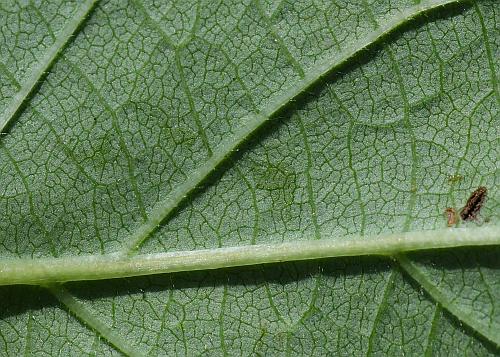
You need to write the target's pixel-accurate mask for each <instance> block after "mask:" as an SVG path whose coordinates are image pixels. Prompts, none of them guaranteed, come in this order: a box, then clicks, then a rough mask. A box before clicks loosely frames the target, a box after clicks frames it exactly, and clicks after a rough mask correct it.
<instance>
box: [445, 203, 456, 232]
mask: <svg viewBox="0 0 500 357" xmlns="http://www.w3.org/2000/svg"><path fill="white" fill-rule="evenodd" d="M444 215H445V216H446V220H447V223H448V227H451V226H453V225H455V224H456V223H457V212H456V211H455V209H454V208H452V207H448V208H446V209H445V210H444Z"/></svg>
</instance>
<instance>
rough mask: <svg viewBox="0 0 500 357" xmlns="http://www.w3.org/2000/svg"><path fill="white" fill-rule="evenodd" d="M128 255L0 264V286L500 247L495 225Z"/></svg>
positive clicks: (0, 261)
mask: <svg viewBox="0 0 500 357" xmlns="http://www.w3.org/2000/svg"><path fill="white" fill-rule="evenodd" d="M310 238H311V239H310V240H304V241H295V242H289V243H276V244H263V245H248V246H240V247H229V248H215V249H204V250H194V251H179V252H170V253H157V254H145V255H136V256H134V257H127V256H123V255H119V254H108V255H92V256H76V257H62V258H39V259H23V258H11V259H2V260H0V285H13V284H49V283H52V282H66V281H78V280H100V279H111V278H122V277H132V276H142V275H151V274H161V273H173V272H181V271H195V270H207V269H220V268H229V267H238V266H247V265H256V264H266V263H277V262H285V261H286V262H288V261H297V260H309V259H321V258H331V257H348V256H362V255H387V256H389V255H394V254H399V253H404V252H409V251H416V250H429V249H441V248H453V247H467V246H488V245H500V226H495V225H494V226H486V227H480V228H455V229H451V228H450V229H443V230H428V231H415V232H406V233H397V234H389V235H379V236H371V237H361V236H346V237H338V238H337V239H323V240H315V239H313V237H310Z"/></svg>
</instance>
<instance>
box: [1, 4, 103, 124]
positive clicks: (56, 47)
mask: <svg viewBox="0 0 500 357" xmlns="http://www.w3.org/2000/svg"><path fill="white" fill-rule="evenodd" d="M97 1H98V0H87V1H85V2H83V3H82V5H81V6H80V8H79V9H78V10H77V11H76V12H75V14H74V16H73V18H72V19H70V20H69V21H68V23H67V24H66V26H65V27H64V28H63V29H62V31H61V32H60V33H59V35H58V37H57V39H56V41H55V42H54V43H53V44H52V46H50V47H49V49H48V50H47V52H46V53H45V56H44V57H43V58H42V59H41V60H40V61H39V62H37V63H36V64H35V66H34V67H33V69H32V71H31V73H30V74H29V75H28V77H27V78H26V80H25V82H24V83H23V84H22V86H21V89H20V90H19V91H18V92H17V93H16V94H15V95H14V97H13V98H12V100H11V102H10V104H9V105H8V106H7V108H6V109H5V111H4V112H3V113H2V115H1V116H0V133H2V132H3V131H4V130H5V128H6V127H7V125H9V123H10V122H11V121H12V120H13V119H14V117H15V114H16V113H17V111H18V110H19V108H21V106H22V105H23V103H24V102H25V101H26V99H27V98H28V97H29V95H30V93H31V92H32V91H33V89H34V88H35V86H36V84H37V83H38V81H39V80H40V79H41V78H42V77H43V75H44V74H45V73H46V72H47V71H48V69H49V68H50V67H51V65H52V63H53V62H54V60H55V59H56V58H57V56H58V54H59V52H60V51H61V49H62V48H64V46H65V45H66V43H68V41H69V39H70V38H71V36H73V35H74V33H75V31H76V30H77V29H78V27H79V26H80V25H81V24H82V22H83V21H84V20H85V18H86V17H87V15H88V14H89V12H90V11H91V10H92V8H93V7H94V5H95V3H96V2H97Z"/></svg>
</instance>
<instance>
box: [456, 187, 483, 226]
mask: <svg viewBox="0 0 500 357" xmlns="http://www.w3.org/2000/svg"><path fill="white" fill-rule="evenodd" d="M487 194H488V189H487V188H486V187H484V186H479V187H478V188H477V189H476V190H475V191H474V192H472V193H471V195H470V197H469V199H468V200H467V203H466V204H465V206H464V207H463V208H462V209H461V210H460V218H462V219H463V220H464V221H475V220H476V219H477V215H478V214H479V211H480V210H481V207H483V204H484V202H485V201H486V196H487Z"/></svg>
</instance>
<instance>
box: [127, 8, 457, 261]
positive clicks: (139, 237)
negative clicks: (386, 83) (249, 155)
mask: <svg viewBox="0 0 500 357" xmlns="http://www.w3.org/2000/svg"><path fill="white" fill-rule="evenodd" d="M451 3H457V1H456V0H442V1H437V0H432V1H427V2H422V3H420V4H418V5H415V6H412V7H410V8H407V9H405V10H403V11H401V12H399V13H398V16H394V17H393V18H391V19H390V20H388V21H387V22H385V23H384V24H382V25H381V26H380V27H378V28H377V29H376V30H375V31H372V32H371V33H369V34H368V35H367V36H366V37H365V38H363V39H361V40H358V41H356V42H355V43H354V44H352V45H351V46H350V47H348V48H346V49H345V50H344V51H343V52H341V53H339V54H338V55H337V56H334V57H332V58H327V59H326V60H325V61H323V62H320V63H318V64H316V65H315V68H314V70H312V71H310V72H309V73H306V75H305V77H304V79H303V80H301V81H299V82H298V83H297V84H295V85H294V86H292V87H290V88H288V90H286V91H285V92H283V93H282V94H280V95H277V96H276V97H275V98H274V99H273V100H271V101H270V102H269V103H268V105H267V107H266V108H264V109H263V110H262V111H261V112H260V113H257V114H251V115H248V116H247V117H245V118H243V119H242V120H241V121H242V125H241V126H240V127H239V128H238V129H237V130H236V131H235V132H234V134H233V135H232V136H231V137H228V138H227V139H225V140H224V141H222V142H221V144H220V145H219V146H218V148H216V150H214V152H213V155H212V156H211V157H210V158H209V159H208V160H207V161H205V162H204V163H203V164H201V165H200V166H199V167H198V168H197V169H196V170H195V171H194V172H193V173H191V174H190V175H189V178H188V179H187V180H186V181H184V182H183V183H182V184H181V185H179V186H177V188H176V189H175V190H173V191H172V192H171V194H170V195H169V197H167V198H166V199H164V200H162V201H159V202H158V203H157V204H156V205H155V206H154V207H153V208H152V209H151V211H150V212H149V215H148V220H147V221H146V222H145V223H143V224H142V225H140V226H139V227H138V228H137V229H136V230H135V231H134V232H133V233H132V234H131V235H129V236H128V237H127V241H126V242H124V244H123V248H122V250H121V252H120V254H123V255H133V254H134V253H135V252H136V251H137V250H138V248H139V247H140V245H141V244H142V243H143V242H144V241H145V240H146V239H147V238H148V237H149V235H150V234H151V233H152V232H153V231H155V230H156V228H157V227H159V226H160V223H161V222H162V221H163V220H164V219H165V218H166V217H167V216H168V215H169V214H170V213H171V212H172V211H173V210H174V209H175V208H176V207H177V206H178V205H179V204H180V202H182V200H183V199H185V198H186V196H187V195H188V193H190V192H191V191H192V190H193V189H194V188H196V186H197V185H199V184H200V183H201V182H202V181H203V180H204V179H206V178H207V177H208V175H209V174H210V173H211V172H213V171H214V170H215V169H216V168H217V167H218V166H219V165H220V164H221V163H222V162H223V161H224V160H225V158H226V157H228V156H229V155H231V153H232V152H233V151H235V150H236V149H237V147H238V146H239V145H241V143H243V142H244V141H245V140H246V139H247V138H248V137H249V136H250V135H251V134H252V133H253V132H255V131H256V130H257V129H258V128H260V127H261V126H262V125H263V124H264V123H265V122H266V121H268V120H269V119H270V118H271V117H273V115H275V114H276V113H278V112H279V111H280V110H282V109H284V108H285V107H286V106H287V105H289V103H291V102H293V100H294V98H296V97H298V96H300V95H301V94H303V93H305V92H307V89H308V88H310V87H312V86H313V85H314V84H315V83H317V82H318V81H320V80H321V78H323V77H325V76H326V75H327V74H328V73H330V72H332V71H333V70H334V69H335V68H338V67H340V66H341V65H343V64H345V63H346V62H347V61H349V59H351V58H353V57H355V56H356V55H357V54H358V53H360V52H361V51H363V50H365V49H366V48H367V47H369V46H370V45H372V44H373V43H376V42H377V41H379V40H380V39H381V38H383V37H385V36H386V35H388V34H389V33H391V32H392V31H394V30H395V29H397V28H398V27H400V26H401V25H403V24H404V23H406V22H408V21H409V20H411V19H413V18H415V17H416V16H419V15H422V14H423V13H425V12H428V11H431V10H433V9H435V8H438V7H442V6H445V5H448V4H451Z"/></svg>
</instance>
